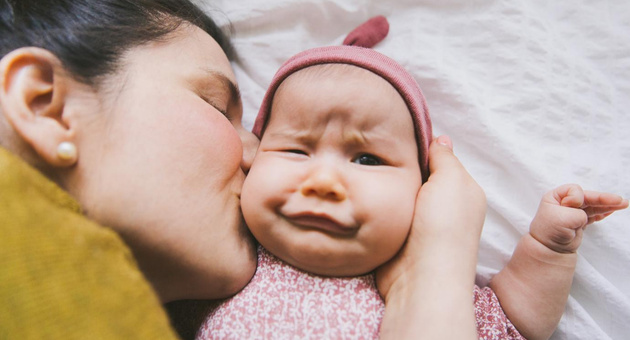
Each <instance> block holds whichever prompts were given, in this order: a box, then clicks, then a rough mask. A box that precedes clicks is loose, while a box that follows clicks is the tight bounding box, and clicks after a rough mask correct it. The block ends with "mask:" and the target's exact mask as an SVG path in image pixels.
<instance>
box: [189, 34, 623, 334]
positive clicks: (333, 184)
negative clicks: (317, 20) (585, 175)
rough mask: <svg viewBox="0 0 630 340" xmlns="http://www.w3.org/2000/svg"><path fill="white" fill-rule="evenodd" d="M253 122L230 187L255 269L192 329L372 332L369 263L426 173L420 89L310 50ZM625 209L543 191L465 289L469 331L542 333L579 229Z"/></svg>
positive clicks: (399, 238) (372, 62)
mask: <svg viewBox="0 0 630 340" xmlns="http://www.w3.org/2000/svg"><path fill="white" fill-rule="evenodd" d="M254 133H256V134H257V135H258V136H259V137H261V142H260V146H259V149H258V151H257V154H256V157H255V160H254V164H253V165H252V168H251V170H250V172H249V174H248V176H247V179H246V181H245V184H244V187H243V192H242V196H241V198H242V211H243V215H244V217H245V220H246V222H247V224H248V226H249V228H250V230H251V232H252V234H253V235H254V236H255V237H256V239H257V240H258V242H259V243H260V244H261V247H260V248H259V264H258V266H259V267H258V270H257V272H256V275H255V276H254V278H253V279H252V281H251V282H250V284H249V285H248V286H247V287H246V288H245V289H244V290H243V291H242V292H240V293H239V294H237V295H236V296H235V297H233V298H231V299H229V300H226V301H225V302H224V303H223V304H221V305H220V306H219V307H218V308H217V309H215V310H214V311H213V313H212V314H211V315H210V316H209V317H208V318H207V319H206V322H205V324H204V325H203V326H202V328H201V330H200V332H199V333H198V335H197V337H198V338H200V339H205V338H243V339H244V338H273V339H277V338H317V339H320V338H334V339H336V338H377V337H378V329H379V324H380V320H381V318H382V315H383V311H384V304H383V301H382V300H381V298H380V296H379V294H378V291H377V289H376V286H375V284H374V279H373V276H372V274H371V272H372V271H373V270H374V269H375V268H377V267H378V266H380V265H382V264H384V263H385V262H387V261H388V260H390V259H391V258H393V257H394V256H395V255H396V254H397V252H398V251H399V250H400V248H401V247H402V245H403V243H404V242H405V239H406V237H407V234H408V232H409V229H410V226H411V223H412V218H413V214H414V204H415V201H416V196H417V194H418V191H419V189H420V187H421V185H422V183H423V182H424V181H426V179H427V178H428V175H429V172H428V146H429V143H430V141H431V138H432V137H431V122H430V118H429V115H428V111H427V107H426V104H425V100H424V97H423V95H422V92H421V91H420V88H419V86H418V85H417V83H416V82H415V80H414V79H413V77H412V76H411V75H409V74H408V73H407V72H406V71H405V70H404V69H403V68H402V67H401V66H400V65H398V64H397V63H396V62H394V61H393V60H391V59H390V58H388V57H386V56H384V55H382V54H380V53H378V52H375V51H373V50H371V49H368V48H362V47H356V46H334V47H324V48H316V49H312V50H308V51H305V52H302V53H300V54H298V55H296V56H294V57H293V58H291V59H290V60H289V61H287V62H286V63H285V64H284V65H283V66H282V67H281V68H280V70H279V71H278V73H277V74H276V76H275V77H274V79H273V80H272V84H271V86H270V88H269V89H268V91H267V94H266V95H265V99H264V101H263V104H262V106H261V110H260V113H259V116H258V118H257V120H256V124H255V126H254ZM627 206H628V201H627V200H623V199H621V197H619V196H616V195H611V194H603V193H595V192H587V191H582V190H581V189H580V188H579V187H578V186H577V185H566V186H562V187H559V188H558V189H556V190H554V191H552V192H550V193H548V194H547V195H545V197H544V198H543V201H542V202H541V205H540V208H539V211H538V214H537V215H536V217H535V218H534V220H533V222H532V225H531V230H530V233H529V234H527V235H526V236H524V237H523V241H521V243H520V244H519V246H518V247H517V250H516V251H515V254H514V255H513V258H512V260H511V261H510V262H509V264H508V265H507V266H506V268H505V269H504V270H503V271H501V272H500V273H499V274H498V275H497V277H496V280H493V281H492V284H491V287H492V289H490V288H484V289H480V288H478V287H475V290H474V292H473V293H474V304H475V313H476V316H477V329H478V333H479V336H480V337H481V338H486V339H492V338H496V339H499V338H501V339H505V338H513V339H521V338H522V336H521V334H519V331H521V333H522V334H523V335H524V336H526V337H532V338H539V337H548V336H550V335H551V333H550V332H549V329H550V330H551V331H553V329H554V328H555V326H556V324H557V322H558V321H559V318H560V316H561V315H562V312H563V310H564V305H565V303H566V300H567V296H568V290H569V288H570V286H571V279H572V276H573V271H574V268H575V257H576V256H575V251H576V250H577V247H578V246H579V244H580V240H581V236H582V230H583V228H584V227H585V225H586V224H587V223H591V222H593V221H597V220H600V219H602V218H604V217H606V216H608V215H609V214H611V213H612V212H613V211H615V210H618V209H623V208H625V207H627ZM427 279H428V280H430V278H427ZM493 290H494V292H496V295H495V293H494V292H493ZM497 296H498V299H497ZM499 300H500V301H501V305H499ZM541 306H544V307H545V308H544V312H541ZM501 307H503V308H504V309H505V310H506V311H507V313H508V315H509V320H508V318H507V317H506V315H505V314H504V312H503V309H502V308H501ZM511 321H513V322H514V325H516V326H517V327H515V326H514V325H513V323H512V322H511ZM418 322H421V320H418ZM517 328H518V331H517ZM547 333H548V334H547Z"/></svg>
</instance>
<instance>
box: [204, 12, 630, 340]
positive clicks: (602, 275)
mask: <svg viewBox="0 0 630 340" xmlns="http://www.w3.org/2000/svg"><path fill="white" fill-rule="evenodd" d="M199 1H200V2H202V3H203V5H204V7H205V8H207V9H208V10H209V11H210V13H211V14H212V15H213V16H214V17H217V18H218V19H219V20H220V21H221V22H222V23H224V24H225V23H226V22H227V20H228V19H229V20H230V21H231V24H232V26H233V32H234V33H233V39H234V43H235V46H236V49H237V51H238V52H239V54H240V55H241V60H240V61H239V62H237V63H235V68H236V72H237V78H238V81H239V85H240V87H241V92H242V96H243V103H244V117H245V118H244V121H245V125H246V126H247V127H250V128H251V126H252V124H253V120H254V117H255V116H256V114H257V110H258V105H259V104H260V102H261V101H262V97H263V94H264V92H265V89H266V87H267V85H268V84H269V82H270V80H271V78H272V76H273V74H274V73H275V71H276V70H277V69H278V67H279V66H280V65H281V64H282V62H284V61H285V60H286V59H287V58H289V57H290V56H292V55H294V54H295V53H297V52H299V51H302V50H304V49H307V48H312V47H317V46H324V45H333V44H340V43H341V42H342V41H343V38H344V37H345V35H346V34H347V33H349V32H350V31H351V30H352V29H353V28H354V27H356V26H358V25H359V24H361V23H363V22H364V21H365V20H367V19H368V18H370V17H372V16H375V15H379V14H380V15H384V16H386V17H387V19H388V20H389V23H390V33H389V36H388V37H387V38H386V39H385V40H384V41H383V42H381V43H380V44H378V45H377V46H376V47H375V49H376V50H378V51H380V52H382V53H384V54H386V55H388V56H390V57H392V58H394V59H395V60H397V61H398V62H400V63H401V64H402V65H403V66H405V67H406V68H407V69H408V70H409V71H410V72H411V73H412V74H413V75H414V76H415V77H416V79H417V81H418V83H419V84H420V86H421V87H422V90H423V92H424V94H425V96H426V98H427V102H428V104H429V108H430V112H431V116H432V119H433V126H434V132H435V135H436V136H437V135H440V134H448V135H450V136H451V137H452V138H453V141H454V145H455V152H456V154H457V156H458V157H459V158H460V160H461V161H462V162H463V163H464V165H465V166H466V167H467V169H468V170H469V172H470V173H471V174H472V175H473V176H474V178H475V179H476V180H477V181H478V182H479V183H480V185H481V186H482V187H483V188H484V190H485V192H486V195H487V197H488V208H489V209H488V216H487V219H486V224H485V227H484V232H483V235H482V243H481V249H480V252H479V266H478V273H479V275H478V283H479V284H481V285H484V284H485V283H487V282H488V280H489V279H490V278H491V277H492V275H494V274H495V273H496V272H497V271H498V270H500V268H502V266H503V265H504V264H505V263H506V262H507V260H508V259H509V256H510V255H511V253H512V250H513V248H514V246H515V245H516V242H517V241H518V238H519V237H520V235H521V234H523V233H525V232H527V230H528V227H529V222H530V221H531V219H532V217H533V215H534V213H535V211H536V208H537V206H538V202H539V201H540V198H541V196H542V195H543V193H544V192H546V191H548V190H550V189H552V188H554V187H556V186H558V185H560V184H563V183H569V182H575V183H578V184H580V185H582V186H583V187H584V188H586V189H591V190H599V191H610V192H615V193H618V194H621V195H622V196H624V197H630V176H629V175H628V173H629V171H630V139H629V137H628V133H629V131H630V112H627V111H628V110H630V2H629V1H626V0H618V1H614V0H610V1H598V0H588V1H587V0H577V1H566V2H560V1H542V0H535V1H490V0H472V1H452V0H443V1H416V0H414V1H411V0H404V1H403V0H401V1H358V0H335V1H326V0H291V1H289V0H266V1H253V0H252V1H247V0H239V1H231V0H223V1H210V0H199ZM210 3H211V4H210ZM217 10H219V11H221V12H223V13H224V15H223V14H219V13H218V12H217ZM226 25H227V24H226ZM629 221H630V211H622V212H618V213H615V214H614V215H613V216H611V217H609V218H607V219H606V220H604V221H603V222H600V223H597V224H595V225H593V226H591V227H589V228H588V230H587V231H586V233H585V237H584V241H583V244H582V246H581V248H580V250H579V253H580V258H579V262H578V268H577V271H576V274H575V279H574V284H573V287H572V290H571V297H570V299H569V303H568V305H567V307H566V312H565V315H564V317H563V318H562V321H561V322H560V325H559V327H558V330H557V331H556V333H555V334H554V335H553V337H552V339H624V338H627V337H628V334H630V322H628V320H630V246H628V243H629V241H630V225H629V224H630V223H629Z"/></svg>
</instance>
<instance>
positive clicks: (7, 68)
mask: <svg viewBox="0 0 630 340" xmlns="http://www.w3.org/2000/svg"><path fill="white" fill-rule="evenodd" d="M68 81H70V79H69V75H67V73H66V72H65V70H64V68H63V66H62V63H61V61H60V60H59V59H58V58H57V57H56V56H55V55H54V54H52V53H50V52H49V51H47V50H45V49H41V48H37V47H23V48H19V49H17V50H14V51H12V52H11V53H9V54H7V55H6V56H4V57H3V58H2V60H0V105H2V114H4V115H5V117H6V119H7V121H8V122H9V124H11V126H12V127H13V129H14V130H15V132H16V133H17V135H18V136H19V137H20V138H22V139H23V140H24V141H25V142H26V143H27V144H29V145H30V146H31V147H32V148H33V150H35V151H36V152H37V154H38V155H39V156H40V157H41V158H42V159H43V160H44V161H45V162H46V163H48V164H50V165H52V166H56V167H65V166H70V165H72V164H74V163H75V162H76V157H75V158H74V159H68V158H67V157H59V154H58V151H57V148H58V146H59V145H60V144H61V143H62V142H73V138H74V131H73V130H72V129H71V128H70V126H69V125H68V124H67V123H66V122H65V121H64V115H63V113H64V104H65V100H66V89H67V86H68Z"/></svg>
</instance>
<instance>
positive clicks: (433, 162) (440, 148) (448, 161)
mask: <svg viewBox="0 0 630 340" xmlns="http://www.w3.org/2000/svg"><path fill="white" fill-rule="evenodd" d="M452 166H461V164H460V163H459V160H458V159H457V157H455V155H454V154H453V142H452V141H451V138H450V137H449V136H446V135H442V136H439V137H438V138H436V139H434V140H433V142H431V145H430V146H429V171H430V172H431V174H434V173H435V172H437V171H440V169H444V168H450V167H452Z"/></svg>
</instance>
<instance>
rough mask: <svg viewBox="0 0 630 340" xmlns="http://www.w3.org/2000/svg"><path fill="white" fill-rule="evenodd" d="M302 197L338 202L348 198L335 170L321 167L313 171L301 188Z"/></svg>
mask: <svg viewBox="0 0 630 340" xmlns="http://www.w3.org/2000/svg"><path fill="white" fill-rule="evenodd" d="M301 192H302V195H304V196H313V195H314V196H318V197H320V198H322V199H326V200H332V201H336V202H340V201H343V200H345V199H346V198H347V196H348V193H347V191H346V187H345V186H344V185H343V183H342V182H341V180H340V178H339V175H338V174H337V172H336V170H335V169H332V168H330V167H323V166H320V167H318V168H316V169H313V170H312V172H311V173H310V174H309V176H308V178H307V179H306V181H304V183H303V184H302V187H301Z"/></svg>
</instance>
